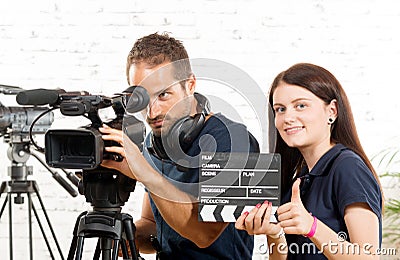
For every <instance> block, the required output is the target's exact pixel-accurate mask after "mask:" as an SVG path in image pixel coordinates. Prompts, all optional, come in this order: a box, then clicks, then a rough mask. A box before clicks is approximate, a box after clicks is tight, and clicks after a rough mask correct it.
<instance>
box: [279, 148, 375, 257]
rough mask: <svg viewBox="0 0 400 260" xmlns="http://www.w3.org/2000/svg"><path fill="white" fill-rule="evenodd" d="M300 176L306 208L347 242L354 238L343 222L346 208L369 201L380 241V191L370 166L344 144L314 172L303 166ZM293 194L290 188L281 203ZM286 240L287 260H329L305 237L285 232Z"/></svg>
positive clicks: (317, 165) (326, 157) (320, 162)
mask: <svg viewBox="0 0 400 260" xmlns="http://www.w3.org/2000/svg"><path fill="white" fill-rule="evenodd" d="M300 178H301V179H302V183H301V186H300V193H301V199H302V202H303V204H304V207H305V208H306V209H307V210H308V211H309V212H311V213H312V214H313V215H314V216H316V217H317V218H318V219H319V220H320V221H322V222H323V223H324V224H326V225H327V226H328V227H330V228H331V229H332V230H333V231H335V232H336V233H339V232H344V233H341V234H346V235H345V236H346V238H347V239H346V240H348V241H350V239H351V238H350V237H349V233H348V230H347V227H346V224H345V221H344V211H345V208H346V207H347V206H349V205H351V204H353V203H357V202H364V203H367V204H368V206H369V207H370V208H371V210H372V211H373V212H374V213H375V214H376V216H377V217H378V219H379V241H380V243H381V241H382V195H381V190H380V187H379V185H378V183H377V181H376V179H375V178H374V175H373V174H372V172H371V171H370V169H369V168H368V167H367V165H366V164H365V163H364V161H363V160H362V159H361V158H360V157H359V156H358V155H357V154H356V153H354V152H353V151H352V150H350V149H348V148H346V147H345V146H344V145H342V144H336V145H335V146H334V147H332V148H331V149H330V150H329V151H328V152H326V153H325V154H324V155H323V156H322V157H321V158H320V159H319V161H318V162H317V163H316V165H315V166H314V168H312V170H311V172H308V168H307V167H304V168H303V169H302V172H301V174H300ZM291 194H292V190H291V189H290V190H289V192H287V193H286V194H284V195H283V196H282V204H284V203H287V202H289V201H290V199H291ZM286 240H287V243H288V250H289V254H288V259H326V257H325V256H324V255H323V254H322V253H318V248H317V247H316V246H315V245H314V244H313V243H312V242H311V240H310V239H308V238H306V237H304V236H301V235H286ZM304 244H307V245H304ZM310 245H311V246H310ZM360 246H362V245H360ZM304 250H305V251H306V252H304ZM302 251H303V252H302Z"/></svg>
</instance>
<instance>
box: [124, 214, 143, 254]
mask: <svg viewBox="0 0 400 260" xmlns="http://www.w3.org/2000/svg"><path fill="white" fill-rule="evenodd" d="M122 221H123V230H124V232H125V235H126V238H127V240H128V242H129V248H130V250H131V256H132V259H133V260H135V259H139V252H137V251H136V245H135V232H136V227H135V224H133V219H132V217H131V216H129V215H123V218H122Z"/></svg>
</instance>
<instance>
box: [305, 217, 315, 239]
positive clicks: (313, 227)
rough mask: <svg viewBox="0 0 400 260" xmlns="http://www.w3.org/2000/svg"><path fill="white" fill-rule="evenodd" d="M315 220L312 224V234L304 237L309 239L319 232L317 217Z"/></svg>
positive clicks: (309, 233)
mask: <svg viewBox="0 0 400 260" xmlns="http://www.w3.org/2000/svg"><path fill="white" fill-rule="evenodd" d="M313 218H314V222H313V223H312V226H311V229H310V232H308V234H306V235H304V236H305V237H308V238H310V237H313V236H314V235H315V231H317V217H316V216H313Z"/></svg>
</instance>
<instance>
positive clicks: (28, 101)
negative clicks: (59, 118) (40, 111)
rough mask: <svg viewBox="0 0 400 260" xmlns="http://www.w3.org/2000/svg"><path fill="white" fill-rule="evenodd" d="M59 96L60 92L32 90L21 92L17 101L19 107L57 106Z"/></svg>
mask: <svg viewBox="0 0 400 260" xmlns="http://www.w3.org/2000/svg"><path fill="white" fill-rule="evenodd" d="M58 96H59V91H58V90H52V89H31V90H26V91H21V92H19V93H18V94H17V97H16V99H17V103H18V104H19V105H33V106H42V105H48V104H55V103H56V102H57V100H58Z"/></svg>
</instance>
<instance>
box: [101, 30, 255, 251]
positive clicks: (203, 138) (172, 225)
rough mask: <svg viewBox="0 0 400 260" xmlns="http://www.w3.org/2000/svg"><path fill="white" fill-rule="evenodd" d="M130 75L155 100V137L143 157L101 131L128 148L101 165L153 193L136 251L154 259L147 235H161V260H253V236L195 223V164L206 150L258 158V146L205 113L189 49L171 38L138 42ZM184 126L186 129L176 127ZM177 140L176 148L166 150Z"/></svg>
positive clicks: (114, 135)
mask: <svg viewBox="0 0 400 260" xmlns="http://www.w3.org/2000/svg"><path fill="white" fill-rule="evenodd" d="M127 77H128V83H129V85H130V86H135V85H140V86H143V87H144V88H145V89H146V90H147V92H148V94H149V97H150V102H149V105H148V108H147V110H146V111H145V115H146V121H147V123H148V124H149V126H150V128H151V130H152V131H151V133H150V134H149V135H148V136H147V138H146V140H145V148H144V149H143V155H144V156H143V155H142V154H141V152H140V151H139V149H138V147H137V146H136V145H135V144H133V143H132V142H131V141H130V140H129V138H126V137H125V136H124V135H123V134H122V133H121V131H119V130H115V129H111V128H108V127H104V128H101V129H100V130H101V131H102V133H103V134H104V135H103V139H104V140H114V141H117V142H119V143H120V144H121V145H122V146H123V147H107V148H106V150H107V151H109V152H117V153H120V154H121V155H122V156H123V157H124V158H125V159H124V160H123V161H122V162H114V161H104V162H103V166H105V167H110V168H115V169H118V170H119V171H120V172H122V173H123V174H125V175H127V176H129V177H131V178H134V179H136V180H138V181H140V182H142V183H143V185H144V186H145V187H146V191H147V193H148V195H145V196H144V198H143V205H142V215H141V219H139V220H138V221H137V222H136V223H135V225H136V242H137V245H138V248H139V250H140V251H141V252H143V253H153V252H154V249H153V247H152V246H151V243H150V235H156V236H157V238H158V240H159V242H160V244H161V248H162V252H163V253H162V254H163V258H162V259H251V256H252V251H253V246H254V241H253V237H251V236H249V235H247V233H245V232H242V231H239V230H237V229H235V227H234V223H221V222H215V223H214V222H213V223H211V222H199V221H198V201H197V200H196V198H197V196H198V185H197V184H198V181H199V167H198V165H196V162H195V161H197V159H196V156H198V155H199V153H200V152H201V151H217V152H259V148H258V143H257V141H256V140H255V139H254V137H253V136H252V135H251V134H250V133H249V132H248V131H247V129H246V127H245V126H244V125H242V124H238V123H235V122H233V121H231V120H229V119H227V118H226V117H224V116H223V115H221V114H212V113H210V112H209V111H208V103H207V100H206V99H205V97H203V96H201V95H199V94H197V93H195V87H196V78H195V76H194V75H193V73H192V71H191V67H190V62H189V60H188V55H187V52H186V50H185V48H184V46H183V45H182V43H181V42H180V41H178V40H176V39H174V38H172V37H169V36H168V35H167V34H162V35H161V34H157V33H156V34H151V35H148V36H145V37H143V38H141V39H139V40H138V41H137V42H136V43H135V44H134V46H133V48H132V50H131V52H130V53H129V55H128V60H127ZM189 116H192V117H189ZM182 121H184V123H183V125H182V127H181V128H187V129H186V130H182V129H181V128H180V127H177V125H179V122H182ZM187 125H188V126H187ZM179 126H180V125H179ZM182 131H187V132H185V133H184V134H185V136H186V135H187V136H188V138H186V139H185V140H181V139H179V136H181V134H182ZM174 135H175V136H178V139H179V140H180V141H179V145H178V146H176V145H175V146H174V144H172V145H165V140H167V139H168V138H170V137H171V136H174ZM167 141H168V140H167ZM167 143H168V142H167ZM200 147H201V148H200ZM177 157H178V158H177Z"/></svg>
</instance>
